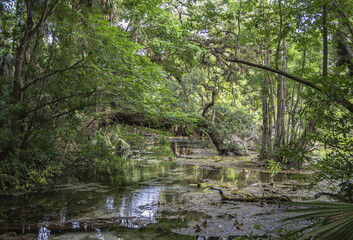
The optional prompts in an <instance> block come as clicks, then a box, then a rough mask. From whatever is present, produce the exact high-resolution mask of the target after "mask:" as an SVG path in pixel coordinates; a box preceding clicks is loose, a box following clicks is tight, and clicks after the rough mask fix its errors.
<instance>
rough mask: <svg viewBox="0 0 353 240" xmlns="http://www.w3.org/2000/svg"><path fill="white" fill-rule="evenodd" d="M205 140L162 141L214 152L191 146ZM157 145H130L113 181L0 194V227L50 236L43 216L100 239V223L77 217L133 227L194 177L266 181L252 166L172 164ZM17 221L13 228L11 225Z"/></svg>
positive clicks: (184, 151) (150, 219)
mask: <svg viewBox="0 0 353 240" xmlns="http://www.w3.org/2000/svg"><path fill="white" fill-rule="evenodd" d="M208 144H209V143H208V142H207V141H204V140H198V141H191V142H188V141H185V140H184V142H183V141H173V142H172V148H170V146H168V147H169V150H170V149H172V150H173V152H174V154H176V155H178V154H179V156H182V155H188V154H192V155H195V154H196V155H197V154H200V155H201V154H204V155H212V154H213V153H214V152H212V151H210V150H208V149H203V150H202V149H201V150H200V148H197V146H202V147H204V146H206V147H207V146H208ZM195 147H196V148H197V149H195ZM162 150H163V151H164V152H163V153H162V154H160V155H159V152H158V151H159V148H155V149H149V150H147V151H142V150H139V151H137V150H136V151H135V152H134V159H135V160H132V161H131V162H129V168H128V169H127V170H126V172H127V174H126V176H125V177H124V179H123V180H121V181H119V182H113V183H111V182H109V181H107V182H105V180H104V179H103V177H102V179H103V180H101V181H99V182H100V183H97V182H98V181H97V182H94V183H92V182H76V183H73V184H66V185H61V186H56V187H55V188H54V189H51V190H47V191H43V192H38V193H33V194H28V195H22V196H7V197H6V198H4V199H1V201H0V233H3V232H9V231H18V232H21V231H22V232H23V233H28V232H34V231H35V234H36V235H37V233H38V239H40V240H47V239H48V238H49V237H50V238H52V235H53V232H51V231H54V230H53V229H51V228H50V225H47V224H45V221H49V222H50V223H58V224H68V225H69V227H70V228H71V229H70V231H73V230H76V231H82V232H83V231H85V232H86V231H89V232H90V234H92V235H91V236H95V237H96V238H95V239H97V238H98V239H104V235H105V234H106V231H105V229H104V228H102V227H101V226H100V228H97V227H94V228H92V225H90V224H87V223H84V222H82V221H81V220H82V219H86V220H87V219H88V220H92V219H93V221H94V220H95V219H98V218H101V219H102V218H106V219H109V218H120V217H121V218H122V219H121V221H120V222H119V224H120V225H119V226H125V227H128V228H139V227H141V226H146V225H147V224H150V223H157V222H158V220H159V219H160V218H159V217H160V213H159V212H158V209H159V205H160V204H163V203H170V202H173V203H174V202H178V201H179V200H180V198H181V195H182V194H183V193H185V192H190V191H198V190H199V189H197V187H196V186H194V185H195V183H197V182H198V180H200V179H212V180H219V181H222V182H232V183H235V184H237V185H238V187H245V186H249V185H251V184H253V183H256V182H259V181H260V177H261V180H262V181H269V179H268V178H269V176H268V175H266V174H263V173H261V174H259V172H258V171H255V170H248V169H230V168H213V167H209V166H192V165H178V164H175V163H173V162H172V161H170V160H164V159H166V157H170V156H171V155H172V153H168V154H167V155H166V154H165V151H166V150H165V149H164V148H162ZM190 184H194V185H193V186H191V185H190ZM77 219H80V220H77ZM136 219H137V220H136ZM38 223H40V224H39V228H37V227H38ZM150 225H151V224H150ZM152 225H153V224H152ZM17 226H19V230H16V227H17ZM10 229H11V230H10ZM14 229H15V230H14ZM37 229H39V231H38V230H37ZM120 231H126V230H121V229H120ZM54 233H55V232H54ZM59 239H60V238H59ZM114 239H115V238H114ZM124 239H133V238H124ZM139 239H140V238H139ZM146 239H153V238H148V237H146ZM200 239H206V238H200Z"/></svg>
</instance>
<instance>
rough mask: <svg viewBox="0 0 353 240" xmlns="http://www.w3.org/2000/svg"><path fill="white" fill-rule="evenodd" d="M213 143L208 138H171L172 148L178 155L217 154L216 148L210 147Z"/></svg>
mask: <svg viewBox="0 0 353 240" xmlns="http://www.w3.org/2000/svg"><path fill="white" fill-rule="evenodd" d="M210 147H211V143H210V141H208V140H207V139H200V138H197V139H185V138H180V139H178V138H173V139H171V148H172V150H173V153H174V154H175V156H177V157H182V156H188V155H202V156H213V155H217V152H216V151H215V150H214V149H210Z"/></svg>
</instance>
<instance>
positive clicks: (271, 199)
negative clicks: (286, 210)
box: [210, 187, 291, 202]
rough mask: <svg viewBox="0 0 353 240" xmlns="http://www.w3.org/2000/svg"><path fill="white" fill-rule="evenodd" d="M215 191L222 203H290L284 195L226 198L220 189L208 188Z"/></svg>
mask: <svg viewBox="0 0 353 240" xmlns="http://www.w3.org/2000/svg"><path fill="white" fill-rule="evenodd" d="M210 188H211V189H212V190H216V191H218V192H219V194H220V195H221V199H222V201H238V202H288V201H291V200H290V199H289V197H287V196H284V195H270V196H255V195H238V196H227V195H226V194H225V193H224V192H223V190H222V189H220V188H215V187H210Z"/></svg>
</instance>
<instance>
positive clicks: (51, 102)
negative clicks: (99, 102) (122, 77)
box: [26, 90, 103, 115]
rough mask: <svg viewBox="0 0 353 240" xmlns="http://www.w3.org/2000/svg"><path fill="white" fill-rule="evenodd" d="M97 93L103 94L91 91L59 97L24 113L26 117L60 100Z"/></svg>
mask: <svg viewBox="0 0 353 240" xmlns="http://www.w3.org/2000/svg"><path fill="white" fill-rule="evenodd" d="M98 92H103V90H99V91H91V92H87V93H80V94H74V95H70V96H65V97H61V98H58V99H56V100H53V101H50V102H47V103H44V104H42V105H40V106H38V107H36V108H33V109H31V110H29V111H27V112H26V115H27V114H29V113H31V112H35V111H37V110H39V109H41V108H43V107H45V106H48V105H50V104H54V103H57V102H60V101H62V100H65V99H68V98H73V97H79V96H86V95H90V94H93V93H98Z"/></svg>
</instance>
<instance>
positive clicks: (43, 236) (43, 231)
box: [38, 226, 50, 240]
mask: <svg viewBox="0 0 353 240" xmlns="http://www.w3.org/2000/svg"><path fill="white" fill-rule="evenodd" d="M49 236H50V230H49V229H47V228H46V227H44V226H42V227H40V229H39V233H38V240H48V239H49Z"/></svg>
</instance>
